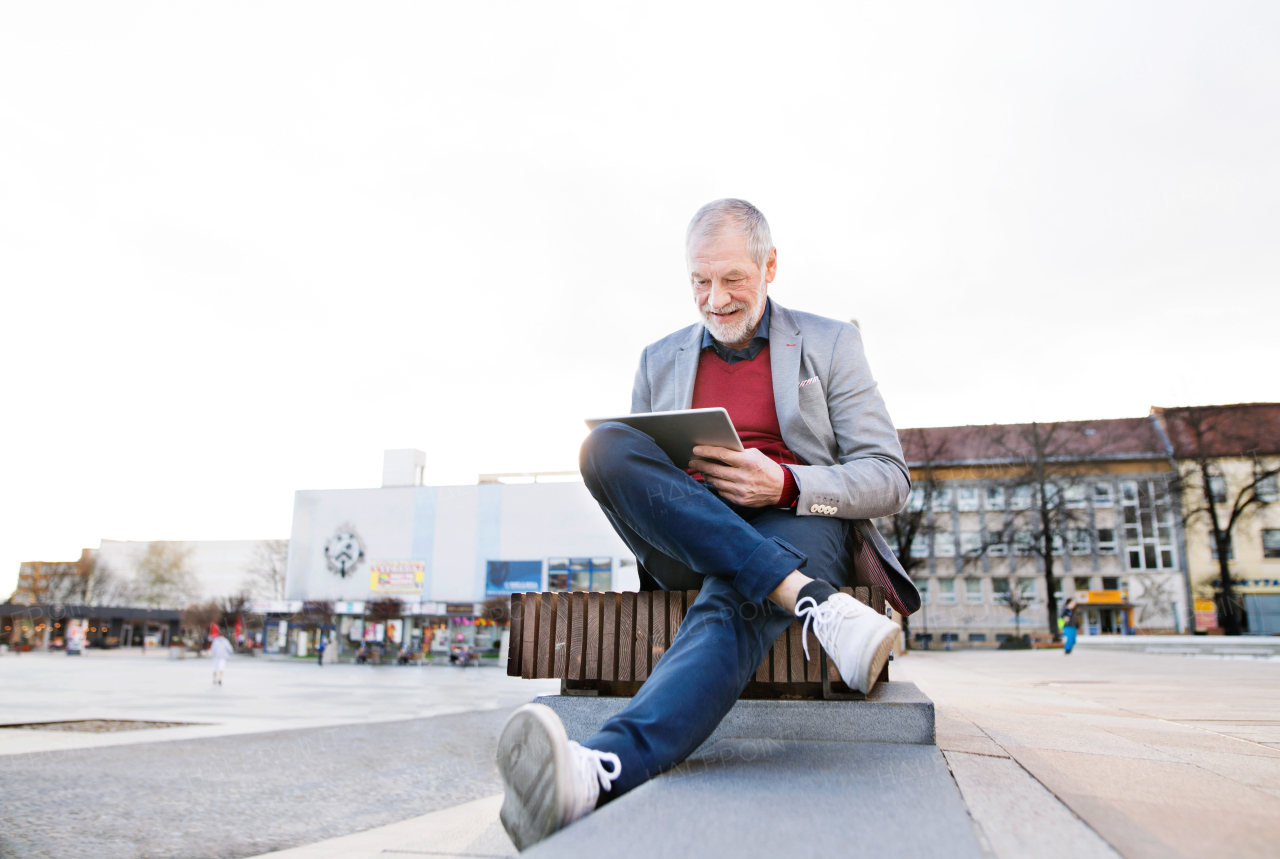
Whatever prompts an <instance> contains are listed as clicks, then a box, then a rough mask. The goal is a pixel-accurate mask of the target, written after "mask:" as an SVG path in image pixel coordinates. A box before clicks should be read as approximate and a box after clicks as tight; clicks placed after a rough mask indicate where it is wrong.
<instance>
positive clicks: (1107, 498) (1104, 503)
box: [1093, 483, 1115, 507]
mask: <svg viewBox="0 0 1280 859" xmlns="http://www.w3.org/2000/svg"><path fill="white" fill-rule="evenodd" d="M1114 503H1115V487H1114V486H1112V485H1111V484H1110V483H1095V484H1093V506H1094V507H1110V506H1111V505H1112V504H1114Z"/></svg>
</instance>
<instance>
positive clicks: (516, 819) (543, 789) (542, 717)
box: [498, 704, 622, 850]
mask: <svg viewBox="0 0 1280 859" xmlns="http://www.w3.org/2000/svg"><path fill="white" fill-rule="evenodd" d="M606 762H608V763H609V764H611V765H612V767H613V768H612V770H610V769H607V768H606V767H605V765H604V764H605V763H606ZM498 770H499V771H500V772H501V773H502V782H503V784H504V785H506V789H507V796H506V799H505V800H503V803H502V811H501V812H500V813H499V815H498V817H499V819H501V820H502V826H503V828H505V829H506V830H507V834H508V835H510V836H511V840H512V842H513V843H514V844H515V845H516V847H517V848H518V849H520V850H524V849H525V848H527V847H531V846H533V845H534V844H537V843H538V842H539V841H541V840H542V839H544V838H546V837H547V836H548V835H551V834H552V833H553V832H555V831H557V830H559V829H563V828H564V827H566V826H568V825H569V824H570V823H573V822H574V821H575V820H578V819H580V818H582V817H585V816H586V815H588V814H590V813H591V812H592V811H594V810H595V807H596V800H597V799H598V798H599V797H600V789H601V788H603V789H604V790H605V791H606V792H608V791H609V790H611V789H612V788H613V780H614V779H616V778H617V777H618V775H619V774H621V772H622V761H620V760H618V756H617V755H615V754H613V753H611V752H599V751H596V750H595V749H586V748H583V747H582V746H580V745H578V744H577V743H575V742H574V741H573V740H570V739H569V737H568V735H567V734H566V733H565V731H564V724H563V723H562V722H561V721H560V717H559V716H557V715H556V713H555V711H554V710H552V709H551V708H550V707H548V706H546V705H544V704H525V705H524V706H523V707H521V708H520V709H518V710H516V711H515V712H514V713H512V714H511V718H510V719H507V724H506V726H505V727H503V729H502V736H501V738H500V739H499V740H498Z"/></svg>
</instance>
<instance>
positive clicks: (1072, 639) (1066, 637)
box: [1062, 626, 1076, 653]
mask: <svg viewBox="0 0 1280 859" xmlns="http://www.w3.org/2000/svg"><path fill="white" fill-rule="evenodd" d="M1062 641H1063V646H1064V647H1065V648H1066V650H1067V653H1070V652H1071V648H1073V647H1075V646H1076V628H1075V627H1074V626H1064V627H1063V628H1062Z"/></svg>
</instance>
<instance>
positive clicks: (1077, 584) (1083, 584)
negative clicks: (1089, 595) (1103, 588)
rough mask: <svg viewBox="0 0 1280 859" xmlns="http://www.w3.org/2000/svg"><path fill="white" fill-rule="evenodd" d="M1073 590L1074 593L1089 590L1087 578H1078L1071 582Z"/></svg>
mask: <svg viewBox="0 0 1280 859" xmlns="http://www.w3.org/2000/svg"><path fill="white" fill-rule="evenodd" d="M1071 589H1072V590H1073V591H1087V590H1089V579H1088V578H1087V577H1081V576H1076V577H1075V578H1074V579H1072V580H1071Z"/></svg>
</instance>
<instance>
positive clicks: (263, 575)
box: [244, 540, 289, 600]
mask: <svg viewBox="0 0 1280 859" xmlns="http://www.w3.org/2000/svg"><path fill="white" fill-rule="evenodd" d="M288 561H289V541H288V540H262V541H260V542H259V543H258V545H257V546H255V547H254V550H253V558H252V559H251V560H250V561H249V564H248V566H246V567H245V583H244V589H245V590H246V591H248V592H249V593H250V594H252V595H253V596H255V597H259V598H261V599H268V600H282V599H284V577H285V569H286V566H287V564H288Z"/></svg>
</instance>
